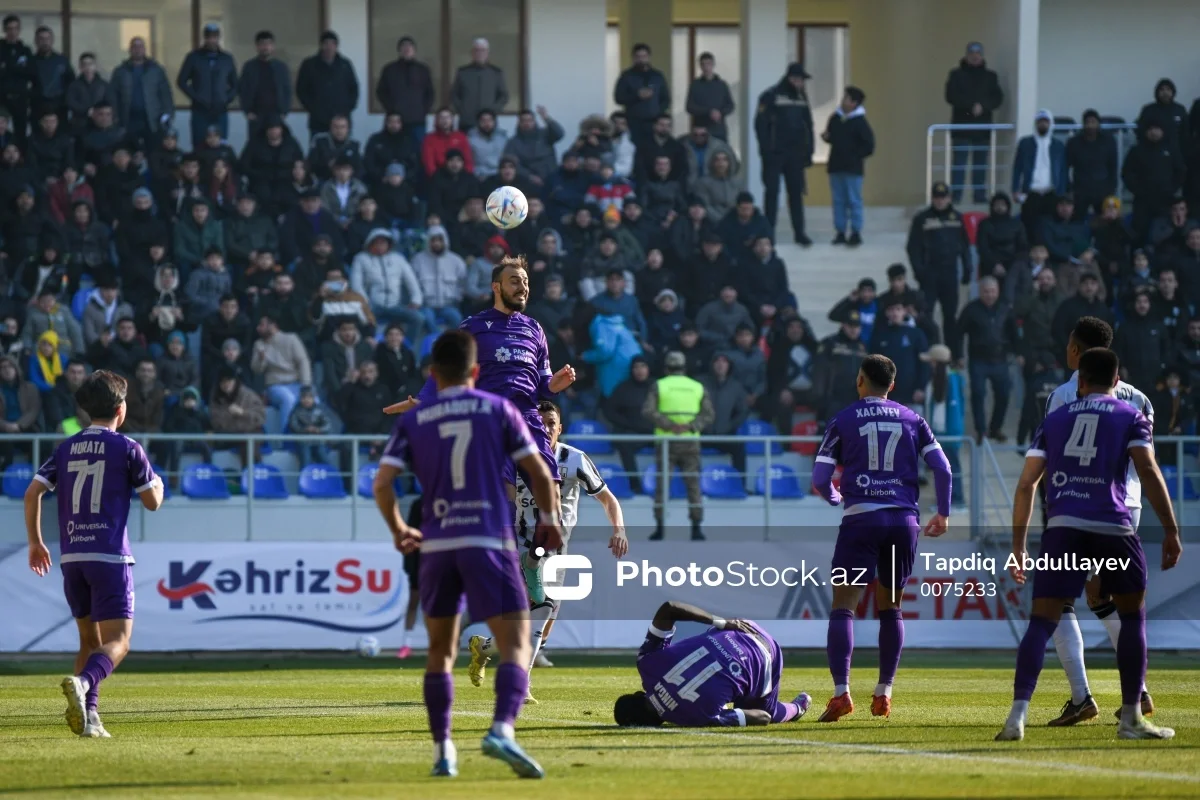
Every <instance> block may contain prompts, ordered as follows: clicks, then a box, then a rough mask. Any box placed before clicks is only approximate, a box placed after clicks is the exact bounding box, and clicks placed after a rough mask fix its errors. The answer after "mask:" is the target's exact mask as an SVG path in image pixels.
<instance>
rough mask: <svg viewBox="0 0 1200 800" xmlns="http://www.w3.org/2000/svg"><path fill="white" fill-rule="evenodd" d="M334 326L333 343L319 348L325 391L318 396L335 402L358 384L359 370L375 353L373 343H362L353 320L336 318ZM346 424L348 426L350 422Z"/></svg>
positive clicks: (365, 341) (330, 342)
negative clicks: (340, 395)
mask: <svg viewBox="0 0 1200 800" xmlns="http://www.w3.org/2000/svg"><path fill="white" fill-rule="evenodd" d="M334 323H335V324H334V328H335V330H336V331H337V332H336V333H335V334H334V335H333V338H332V339H330V340H329V341H327V342H325V343H324V344H322V345H321V364H322V365H323V370H322V371H323V372H324V378H323V381H324V389H323V390H322V392H321V394H323V395H324V396H325V397H330V398H337V397H338V395H339V394H340V392H341V391H342V388H343V387H344V386H347V385H349V384H352V383H354V382H355V381H356V380H358V373H359V370H360V369H362V367H363V364H364V363H366V362H368V361H370V360H371V357H372V356H373V355H374V352H375V348H374V347H373V346H372V343H371V342H369V341H367V340H365V339H363V336H362V333H361V332H360V331H359V330H358V325H357V323H356V322H355V320H354V319H353V318H351V317H339V318H337V319H335V320H334ZM383 405H387V403H386V402H385V403H384V404H383ZM380 408H383V406H382V405H381V406H380ZM346 422H347V425H349V421H348V420H347V421H346Z"/></svg>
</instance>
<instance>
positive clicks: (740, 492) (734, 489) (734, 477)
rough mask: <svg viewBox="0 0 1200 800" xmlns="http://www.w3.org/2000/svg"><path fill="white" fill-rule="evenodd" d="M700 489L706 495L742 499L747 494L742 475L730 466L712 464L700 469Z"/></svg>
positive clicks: (717, 497)
mask: <svg viewBox="0 0 1200 800" xmlns="http://www.w3.org/2000/svg"><path fill="white" fill-rule="evenodd" d="M700 491H701V492H702V493H703V494H704V496H705V497H712V498H714V499H721V500H741V499H742V498H743V497H745V496H746V486H745V482H744V481H743V480H742V476H741V475H740V474H739V473H737V472H734V471H733V470H732V469H730V468H729V467H718V466H711V467H705V468H704V469H702V470H701V471H700Z"/></svg>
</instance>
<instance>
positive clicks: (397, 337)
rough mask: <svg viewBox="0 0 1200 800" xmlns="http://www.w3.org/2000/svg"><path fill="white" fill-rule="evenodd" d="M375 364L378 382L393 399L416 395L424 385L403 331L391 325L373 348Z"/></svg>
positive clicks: (397, 326)
mask: <svg viewBox="0 0 1200 800" xmlns="http://www.w3.org/2000/svg"><path fill="white" fill-rule="evenodd" d="M375 363H376V364H377V365H378V366H379V380H380V381H382V382H383V385H384V386H386V387H387V388H388V391H389V392H391V393H392V395H393V396H395V397H408V396H410V395H416V394H417V393H418V392H419V391H421V387H422V386H423V385H424V384H425V379H424V378H422V377H421V370H420V369H418V368H417V359H416V356H414V355H413V351H412V350H411V349H410V348H409V346H408V344H407V343H406V342H405V338H404V329H403V328H402V327H400V326H399V325H397V324H395V323H392V324H391V325H388V327H387V331H386V332H385V333H384V335H383V341H381V342H380V343H379V344H378V345H376V347H375Z"/></svg>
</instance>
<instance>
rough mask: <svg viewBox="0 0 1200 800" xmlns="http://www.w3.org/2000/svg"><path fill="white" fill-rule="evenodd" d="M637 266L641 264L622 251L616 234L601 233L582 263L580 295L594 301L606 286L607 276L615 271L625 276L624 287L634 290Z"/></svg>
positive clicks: (584, 298) (588, 300)
mask: <svg viewBox="0 0 1200 800" xmlns="http://www.w3.org/2000/svg"><path fill="white" fill-rule="evenodd" d="M637 266H639V265H638V264H635V263H634V262H632V261H631V260H630V259H629V257H628V256H626V255H625V253H623V252H621V249H620V246H619V245H618V244H617V238H616V237H615V236H613V235H612V234H611V233H602V234H600V239H599V241H598V243H597V244H596V246H595V247H594V248H593V249H592V251H591V252H590V253H588V255H587V256H586V257H584V259H583V263H582V264H581V265H580V270H579V275H580V278H579V296H580V297H581V298H582V299H583V300H585V301H587V302H592V300H593V299H594V298H596V297H599V296H600V293H601V291H602V290H603V289H604V288H606V286H607V276H608V275H609V274H610V273H612V272H614V271H615V272H620V273H621V274H622V275H623V276H624V279H625V281H624V284H623V286H622V289H623V290H625V291H632V287H633V283H634V277H633V270H634V268H636V267H637Z"/></svg>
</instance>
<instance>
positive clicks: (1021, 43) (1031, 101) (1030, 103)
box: [1010, 0, 1074, 136]
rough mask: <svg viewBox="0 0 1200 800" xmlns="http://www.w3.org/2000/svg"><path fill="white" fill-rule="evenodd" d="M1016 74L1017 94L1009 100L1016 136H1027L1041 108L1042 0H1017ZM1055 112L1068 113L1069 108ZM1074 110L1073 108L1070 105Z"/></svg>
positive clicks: (1072, 110)
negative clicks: (1039, 99) (1040, 42)
mask: <svg viewBox="0 0 1200 800" xmlns="http://www.w3.org/2000/svg"><path fill="white" fill-rule="evenodd" d="M1017 2H1018V8H1017V27H1016V30H1017V41H1018V45H1017V63H1016V72H1017V77H1016V81H1015V84H1016V85H1015V87H1014V88H1015V92H1014V94H1015V95H1016V97H1015V98H1014V99H1013V100H1012V101H1010V102H1011V105H1012V108H1013V110H1014V119H1013V121H1014V122H1015V123H1016V125H1017V136H1024V135H1025V134H1026V133H1029V132H1030V131H1031V130H1032V128H1033V115H1034V114H1036V113H1037V109H1038V40H1039V38H1040V37H1041V31H1040V28H1041V14H1042V4H1041V0H1017ZM1051 110H1052V111H1056V113H1067V112H1066V111H1063V112H1058V111H1057V110H1056V109H1051ZM1070 111H1071V112H1074V109H1070Z"/></svg>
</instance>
